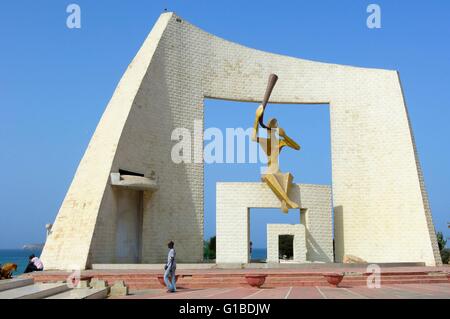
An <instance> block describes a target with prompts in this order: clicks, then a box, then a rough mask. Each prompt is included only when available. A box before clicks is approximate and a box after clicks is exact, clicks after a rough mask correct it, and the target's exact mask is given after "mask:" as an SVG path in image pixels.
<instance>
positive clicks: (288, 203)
mask: <svg viewBox="0 0 450 319" xmlns="http://www.w3.org/2000/svg"><path fill="white" fill-rule="evenodd" d="M277 80H278V77H277V76H276V75H275V74H271V75H270V77H269V83H268V85H267V89H266V93H265V95H264V99H263V102H262V103H261V105H260V106H259V107H258V108H257V109H256V117H255V123H254V125H253V134H252V140H253V141H255V142H258V143H259V144H260V145H261V148H262V149H263V151H264V152H265V153H266V155H267V159H268V168H267V170H266V172H265V173H264V174H262V175H261V179H262V181H263V182H265V183H266V184H267V185H268V186H269V187H270V189H271V190H272V191H273V192H274V194H275V195H276V196H277V197H278V199H279V200H280V202H281V210H282V211H283V212H284V213H287V212H288V210H289V208H299V206H298V205H297V203H295V202H293V201H292V200H291V199H290V198H289V196H288V193H289V189H290V188H291V185H292V180H293V176H292V174H291V173H289V172H288V173H282V172H281V171H280V168H279V164H278V157H279V155H280V152H281V150H282V149H283V147H285V146H288V147H291V148H293V149H295V150H299V149H300V145H298V144H297V143H296V142H295V141H294V140H292V139H291V138H290V137H289V136H287V134H286V132H285V131H284V130H283V129H282V128H281V127H279V126H278V121H277V119H275V118H273V119H270V120H269V122H268V124H267V125H266V124H264V121H263V118H264V111H265V109H266V105H267V103H268V101H269V98H270V94H271V93H272V90H273V88H274V86H275V83H276V82H277ZM259 126H261V127H262V128H264V129H266V130H267V138H263V137H259V136H258V130H259ZM277 135H278V136H279V137H278V136H277Z"/></svg>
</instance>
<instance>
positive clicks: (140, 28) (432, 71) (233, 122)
mask: <svg viewBox="0 0 450 319" xmlns="http://www.w3.org/2000/svg"><path fill="white" fill-rule="evenodd" d="M72 2H75V3H77V4H79V5H80V7H81V19H82V28H81V29H78V30H74V29H68V28H67V27H66V18H67V15H68V14H67V13H66V7H67V5H69V4H70V3H72ZM370 3H377V4H379V5H380V6H381V10H382V28H381V29H376V30H371V29H368V28H367V27H366V18H367V16H368V13H367V12H366V8H367V6H368V5H369V4H370ZM164 8H168V9H169V10H170V11H175V12H177V13H178V14H179V15H180V16H182V17H183V18H184V19H186V20H188V21H189V22H191V23H193V24H195V25H197V26H199V27H201V28H202V29H204V30H206V31H208V32H210V33H213V34H216V35H218V36H221V37H223V38H225V39H228V40H231V41H234V42H238V43H241V44H244V45H246V46H249V47H252V48H257V49H261V50H265V51H271V52H275V53H279V54H285V55H290V56H295V57H300V58H306V59H312V60H318V61H324V62H332V63H340V64H350V65H357V66H363V67H376V68H386V69H396V70H399V71H400V75H401V79H402V82H403V86H404V90H405V95H406V100H407V103H408V108H409V112H410V116H411V120H412V126H413V129H414V133H415V138H416V142H417V147H418V151H419V154H420V160H421V163H422V167H423V171H424V175H425V182H426V186H427V189H428V192H429V196H430V202H431V208H432V212H433V217H434V222H435V226H436V229H437V230H440V231H444V233H445V234H446V236H447V237H448V236H450V233H449V230H448V229H447V226H446V225H447V221H450V196H449V189H450V147H449V138H450V128H449V123H450V108H449V105H448V103H449V102H448V101H450V87H449V85H450V59H449V57H450V44H449V43H450V41H449V38H450V2H449V1H447V0H441V1H438V0H434V1H427V2H419V1H406V0H405V1H400V0H399V1H379V0H372V1H363V0H342V1H333V0H329V1H320V0H317V1H265V0H262V1H207V0H204V1H195V0H190V1H185V0H180V1H169V0H166V1H157V0H152V1H147V0H145V1H144V0H142V1H138V0H134V1H122V0H109V1H104V0H96V1H88V0H83V1H81V0H74V1H62V0H60V1H34V2H32V1H23V0H15V1H2V2H1V4H0V70H1V72H0V115H1V119H2V121H1V124H0V150H1V153H0V167H1V169H2V172H1V178H0V205H1V206H0V218H1V220H2V223H1V224H0V248H14V247H21V246H22V245H23V244H25V243H33V242H42V241H43V240H44V237H45V229H44V225H45V224H46V223H48V222H52V221H53V220H54V218H55V216H56V213H57V211H58V208H59V206H60V204H61V202H62V200H63V198H64V195H65V193H66V191H67V188H68V186H69V184H70V182H71V179H72V177H73V174H74V172H75V170H76V167H77V165H78V163H79V161H80V159H81V157H82V154H83V152H84V150H85V148H86V146H87V144H88V142H89V139H90V137H91V135H92V133H93V131H94V129H95V127H96V124H97V122H98V120H99V119H100V116H101V114H102V112H103V111H104V108H105V106H106V104H107V102H108V100H109V98H110V97H111V95H112V93H113V92H114V89H115V87H116V85H117V83H118V81H119V79H120V77H121V76H122V74H123V72H124V71H125V69H126V67H127V66H128V64H129V63H130V61H131V60H132V58H133V57H134V55H135V54H136V52H137V50H138V49H139V47H140V46H141V44H142V42H143V40H144V39H145V37H146V36H147V34H148V32H149V31H150V29H151V27H152V26H153V24H154V23H155V21H156V19H157V18H158V16H159V14H160V13H161V12H162V11H163V9H164ZM229 103H231V102H223V101H207V103H206V125H207V126H217V127H230V126H231V127H234V126H243V127H247V126H248V125H250V124H251V123H250V124H249V123H246V122H247V118H248V117H250V119H251V118H252V117H253V114H254V109H255V107H256V106H255V105H251V104H248V105H245V106H242V107H241V109H242V110H245V117H244V116H243V118H245V121H242V122H239V119H236V118H234V117H233V116H232V115H231V114H230V112H225V111H224V108H226V107H227V106H230V105H229ZM233 105H235V106H236V107H238V106H240V105H239V104H238V103H234V104H233ZM280 110H281V112H280V113H279V114H276V115H277V116H278V117H279V120H280V122H282V123H283V124H284V127H286V129H287V131H288V132H290V133H292V135H293V136H294V137H295V138H296V139H297V140H298V142H299V143H300V144H301V145H302V146H303V149H302V151H301V152H294V151H290V150H287V151H283V163H286V165H289V163H291V162H292V163H294V162H295V163H297V164H298V165H295V168H294V169H292V171H293V173H294V175H295V180H296V181H297V182H311V183H326V184H329V183H330V182H331V168H330V160H329V156H330V151H329V147H330V146H329V128H328V122H327V121H329V115H328V109H327V106H314V107H313V106H302V107H298V106H285V107H283V108H280ZM274 115H275V113H274ZM294 121H295V122H300V123H302V125H301V130H298V131H294V132H292V130H293V129H292V128H294V127H295V123H294ZM244 122H245V123H244ZM250 122H251V120H250ZM290 127H291V128H290ZM258 172H259V171H258V167H256V166H255V165H235V166H230V165H225V164H212V165H208V166H207V167H206V168H205V173H206V176H205V181H206V183H205V185H206V186H205V187H206V193H205V196H206V199H205V218H206V226H205V234H206V235H207V236H209V235H211V234H213V231H214V191H213V190H214V189H213V187H214V183H215V181H218V180H243V181H244V180H258V175H257V174H258ZM280 214H281V213H279V212H278V211H273V210H267V211H255V212H252V217H251V218H252V219H251V223H252V228H251V234H252V239H253V240H254V241H255V246H256V247H261V246H264V245H265V244H264V238H265V234H264V233H265V224H266V223H267V222H294V221H295V216H289V215H288V216H284V215H280Z"/></svg>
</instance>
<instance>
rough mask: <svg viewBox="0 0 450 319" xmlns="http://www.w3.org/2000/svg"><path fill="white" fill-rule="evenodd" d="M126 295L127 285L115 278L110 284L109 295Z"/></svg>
mask: <svg viewBox="0 0 450 319" xmlns="http://www.w3.org/2000/svg"><path fill="white" fill-rule="evenodd" d="M126 295H128V287H127V286H125V284H124V282H123V281H122V280H117V281H116V282H114V285H112V286H111V289H110V296H112V297H115V296H126Z"/></svg>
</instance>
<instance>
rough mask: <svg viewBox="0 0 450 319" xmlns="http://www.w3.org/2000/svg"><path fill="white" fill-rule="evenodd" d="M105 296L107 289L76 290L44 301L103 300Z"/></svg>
mask: <svg viewBox="0 0 450 319" xmlns="http://www.w3.org/2000/svg"><path fill="white" fill-rule="evenodd" d="M107 296H108V289H107V288H102V289H99V288H76V289H71V290H68V291H65V292H62V293H59V294H56V295H53V296H50V297H47V298H46V299H104V298H106V297H107Z"/></svg>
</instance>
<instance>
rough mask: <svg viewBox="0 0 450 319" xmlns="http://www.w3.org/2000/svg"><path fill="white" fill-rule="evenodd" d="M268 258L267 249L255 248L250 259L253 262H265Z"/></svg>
mask: <svg viewBox="0 0 450 319" xmlns="http://www.w3.org/2000/svg"><path fill="white" fill-rule="evenodd" d="M266 258H267V249H265V248H253V249H252V255H251V257H250V259H252V260H265V259H266Z"/></svg>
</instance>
